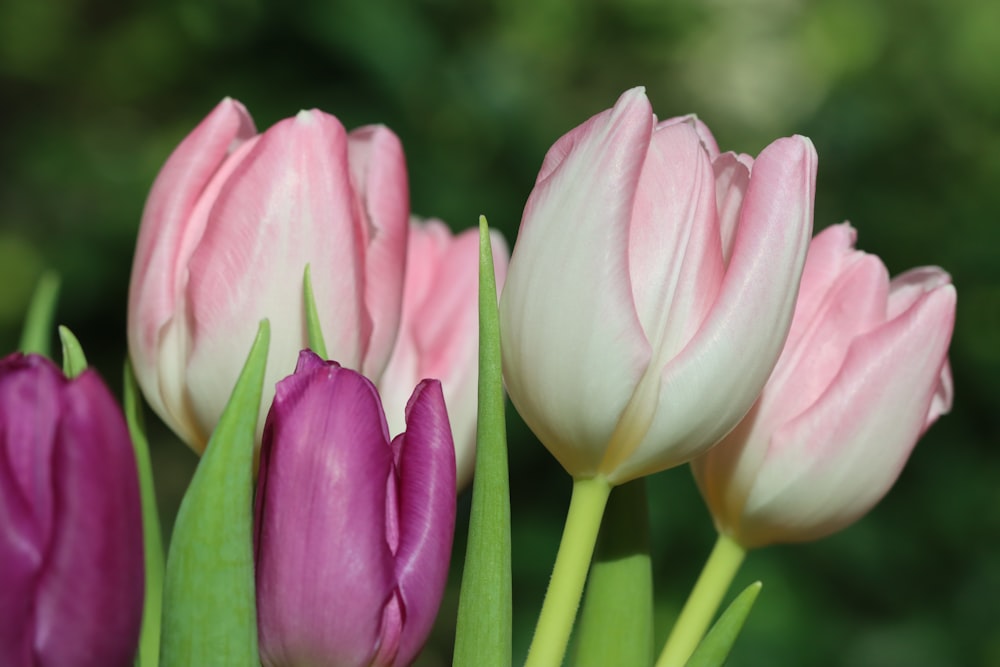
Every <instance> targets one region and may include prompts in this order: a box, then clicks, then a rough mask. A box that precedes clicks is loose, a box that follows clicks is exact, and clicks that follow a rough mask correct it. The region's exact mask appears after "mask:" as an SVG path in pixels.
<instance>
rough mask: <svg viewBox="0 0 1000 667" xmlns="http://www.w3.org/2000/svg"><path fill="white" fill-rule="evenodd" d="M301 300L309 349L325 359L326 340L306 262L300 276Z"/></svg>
mask: <svg viewBox="0 0 1000 667" xmlns="http://www.w3.org/2000/svg"><path fill="white" fill-rule="evenodd" d="M302 300H303V301H304V302H305V307H306V333H307V335H308V336H309V349H310V350H312V351H313V352H315V353H316V354H318V355H319V356H320V357H322V358H323V359H326V342H324V340H323V329H322V327H321V326H320V323H319V312H318V311H317V310H316V296H315V294H313V288H312V277H311V275H310V271H309V265H308V264H306V270H305V273H304V274H303V276H302Z"/></svg>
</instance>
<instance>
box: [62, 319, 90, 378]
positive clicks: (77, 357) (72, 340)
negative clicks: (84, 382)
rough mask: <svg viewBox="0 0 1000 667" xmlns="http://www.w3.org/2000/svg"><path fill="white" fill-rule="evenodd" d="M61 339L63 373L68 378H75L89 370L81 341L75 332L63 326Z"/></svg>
mask: <svg viewBox="0 0 1000 667" xmlns="http://www.w3.org/2000/svg"><path fill="white" fill-rule="evenodd" d="M59 339H60V340H61V341H62V354H63V373H65V374H66V377H68V378H75V377H76V376H77V375H79V374H80V373H82V372H84V371H85V370H87V357H85V356H84V354H83V348H82V347H81V346H80V341H78V340H77V339H76V336H74V335H73V332H72V331H70V330H69V329H67V328H66V327H64V326H61V325H60V327H59Z"/></svg>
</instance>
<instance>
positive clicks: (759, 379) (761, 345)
mask: <svg viewBox="0 0 1000 667" xmlns="http://www.w3.org/2000/svg"><path fill="white" fill-rule="evenodd" d="M815 178H816V152H815V149H814V148H813V146H812V143H811V142H810V141H809V140H808V139H806V138H805V137H792V138H788V139H779V140H778V141H776V142H774V143H772V144H771V145H770V146H768V147H767V148H765V149H764V151H763V152H762V153H761V154H760V156H759V157H758V158H757V160H756V161H755V162H754V165H753V171H752V173H751V175H750V184H749V186H748V188H747V193H746V196H745V198H744V201H743V208H742V210H741V212H740V223H739V226H738V228H737V232H736V237H735V240H734V242H733V250H732V258H731V259H730V263H729V267H728V269H727V271H726V275H725V278H724V279H723V283H722V288H721V291H720V292H719V297H718V299H717V301H716V303H715V304H714V305H713V307H712V310H711V312H710V313H709V314H708V318H707V319H706V320H705V323H704V325H703V326H702V328H701V330H700V331H699V332H698V333H697V334H696V335H695V337H694V338H693V339H692V340H691V342H690V344H688V346H687V347H685V348H684V350H683V351H682V352H681V353H680V354H679V355H678V356H677V357H676V358H674V359H673V360H672V361H671V362H670V363H669V364H668V365H667V366H666V368H665V369H664V370H663V375H662V385H661V389H660V395H659V407H658V409H657V410H656V414H655V418H654V420H653V423H652V425H651V427H650V429H649V432H648V433H647V435H646V437H645V438H644V440H643V441H642V443H641V444H640V446H639V448H638V450H636V452H635V453H634V454H633V456H632V457H631V458H630V459H629V460H628V461H627V462H625V463H624V464H622V465H621V466H620V467H618V468H617V469H616V470H615V471H614V472H613V473H612V474H609V476H608V479H609V480H611V481H612V482H614V483H616V484H620V483H622V482H625V481H628V480H629V479H632V478H634V477H637V476H640V475H645V474H650V473H652V472H655V471H658V470H663V469H665V468H669V467H672V466H675V465H678V464H680V463H683V462H685V461H687V460H689V459H691V458H693V457H694V456H697V455H698V454H699V453H701V452H703V451H704V450H705V449H707V448H708V447H710V446H711V445H713V444H715V443H716V442H717V441H718V440H719V439H720V438H721V437H722V436H724V435H725V434H726V432H727V431H729V430H730V429H732V428H733V426H734V425H735V424H736V423H737V422H738V421H739V420H740V419H741V418H742V417H743V415H744V414H746V412H747V411H748V410H749V409H750V407H751V406H752V405H753V403H754V401H755V400H756V398H757V395H758V394H759V393H760V390H761V388H762V387H763V386H764V383H765V382H766V381H767V378H768V375H769V374H770V372H771V370H772V368H773V367H774V363H775V361H776V360H777V358H778V355H779V354H780V352H781V348H782V345H783V344H784V332H785V331H786V330H787V328H788V326H789V323H790V321H791V318H792V312H793V309H794V307H795V297H796V294H797V291H798V282H799V278H800V275H801V271H802V265H803V262H804V260H805V254H806V248H807V247H808V244H809V238H810V233H811V230H812V202H813V191H814V188H815ZM734 341H736V342H734ZM720 383H724V384H725V386H726V387H727V388H728V389H727V391H717V390H716V389H715V387H716V386H717V385H719V384H720ZM511 393H512V394H513V392H511Z"/></svg>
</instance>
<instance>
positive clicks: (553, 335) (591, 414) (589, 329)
mask: <svg viewBox="0 0 1000 667" xmlns="http://www.w3.org/2000/svg"><path fill="white" fill-rule="evenodd" d="M652 126H653V114H652V109H651V108H650V105H649V101H648V100H647V99H646V97H645V95H644V94H643V92H642V90H641V89H634V90H631V91H628V92H626V93H625V94H624V95H622V97H621V98H620V99H619V101H618V103H617V104H616V105H615V107H614V108H613V109H611V110H609V111H606V112H603V113H601V114H598V115H597V116H595V117H594V118H592V119H591V120H590V121H588V122H587V123H585V124H584V125H582V126H580V127H579V128H577V129H575V130H573V131H572V132H570V133H569V134H568V135H567V136H565V137H563V138H562V139H560V140H559V141H558V142H556V144H555V145H554V146H553V148H552V149H551V150H550V151H549V155H548V156H546V159H545V163H544V164H543V167H542V171H541V173H540V174H539V181H538V183H537V184H536V186H535V189H534V190H533V191H532V194H531V196H530V198H529V199H528V203H527V205H526V206H525V211H524V217H523V219H522V222H521V229H520V232H519V235H518V240H517V245H516V246H515V248H514V252H513V256H512V257H511V263H510V268H509V271H508V274H507V281H506V284H505V286H504V290H503V295H502V297H501V299H500V328H501V342H502V349H503V359H504V375H505V378H506V381H507V386H508V389H509V391H510V395H511V397H512V399H513V400H514V402H515V405H516V407H517V409H518V412H520V413H521V415H522V416H523V417H524V419H525V421H526V422H527V423H528V425H529V426H530V427H531V429H532V430H533V431H534V432H535V434H536V435H537V436H538V437H539V439H540V440H541V441H542V442H543V443H544V444H545V446H546V447H547V448H548V449H549V451H550V452H552V454H553V455H554V456H555V457H556V458H557V459H558V460H559V461H560V463H562V464H563V466H564V467H565V468H566V469H567V470H570V471H571V472H572V473H573V474H575V475H580V476H587V475H592V474H594V473H595V472H596V470H597V466H598V464H599V463H600V459H601V457H602V456H603V453H604V449H605V446H606V444H607V442H608V439H609V437H610V435H611V433H612V432H613V430H614V428H615V425H616V423H617V422H618V417H619V415H620V414H621V412H622V410H623V409H624V407H625V405H626V403H627V402H628V401H629V398H630V397H631V395H632V392H633V390H634V388H635V386H636V384H637V383H638V380H639V378H640V377H641V375H642V373H643V371H644V370H645V368H646V366H647V364H648V361H649V357H650V349H649V345H648V344H647V343H646V341H645V337H644V335H643V333H642V329H641V325H640V323H639V320H638V316H637V313H636V312H635V309H634V307H633V305H632V286H631V284H630V278H629V273H628V232H629V224H630V220H631V216H632V208H633V205H634V202H635V191H636V188H637V187H638V183H639V177H640V174H641V171H642V165H643V162H644V161H645V159H646V153H647V149H648V145H649V141H650V137H651V133H652ZM569 352H571V353H572V355H573V358H575V359H578V360H586V363H567V362H566V357H565V355H566V354H567V353H569ZM566 387H574V391H573V392H572V393H567V392H566V391H565V388H566Z"/></svg>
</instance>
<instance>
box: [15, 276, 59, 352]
mask: <svg viewBox="0 0 1000 667" xmlns="http://www.w3.org/2000/svg"><path fill="white" fill-rule="evenodd" d="M59 284H60V280H59V274H57V273H56V272H54V271H46V272H45V273H43V274H42V277H41V278H39V279H38V284H37V285H36V286H35V292H34V294H32V296H31V303H30V304H28V312H27V314H26V315H25V318H24V329H23V330H22V331H21V343H20V345H19V346H18V349H19V350H21V352H23V353H24V354H41V355H42V356H45V357H51V356H52V344H51V340H52V324H53V323H54V322H55V316H56V304H57V303H58V301H59Z"/></svg>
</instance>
